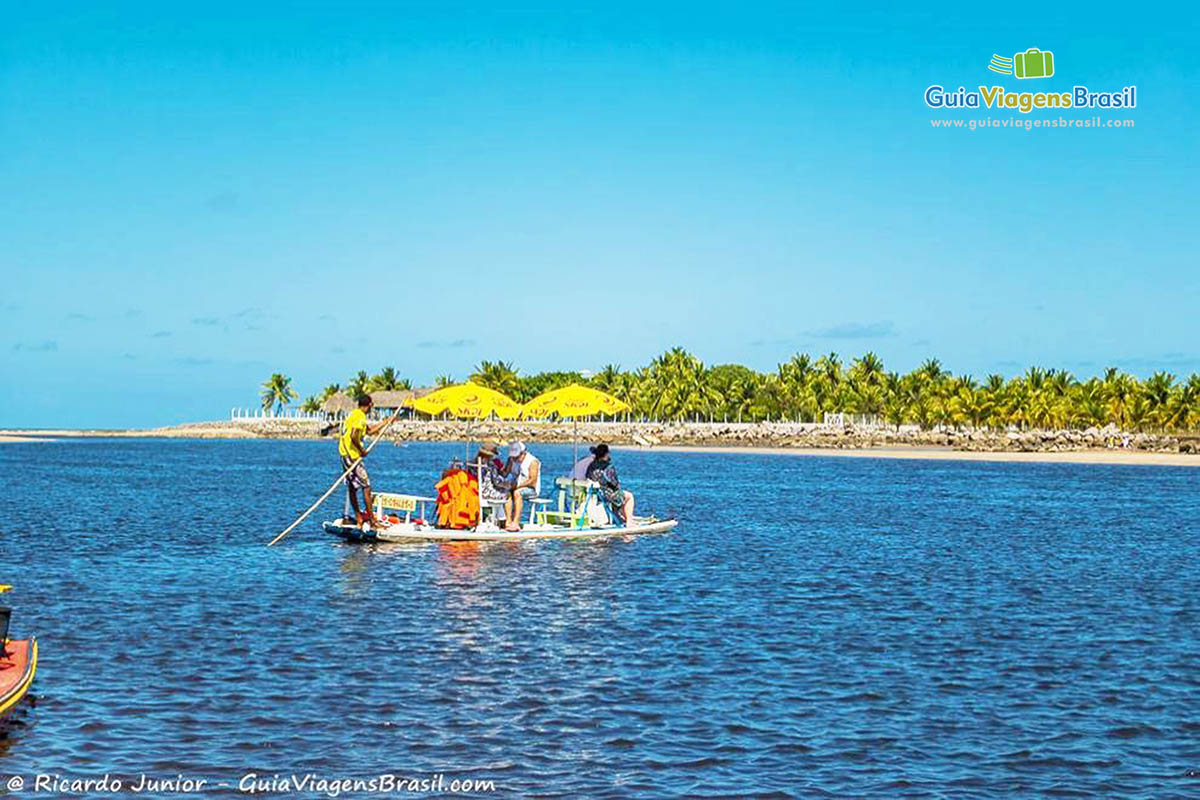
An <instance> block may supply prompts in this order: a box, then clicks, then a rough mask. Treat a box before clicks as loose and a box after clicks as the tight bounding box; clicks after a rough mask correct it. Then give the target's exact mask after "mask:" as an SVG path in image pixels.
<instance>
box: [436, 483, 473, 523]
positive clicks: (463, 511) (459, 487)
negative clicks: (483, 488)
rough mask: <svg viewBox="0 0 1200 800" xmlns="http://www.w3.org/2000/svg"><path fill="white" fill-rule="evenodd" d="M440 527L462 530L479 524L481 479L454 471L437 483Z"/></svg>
mask: <svg viewBox="0 0 1200 800" xmlns="http://www.w3.org/2000/svg"><path fill="white" fill-rule="evenodd" d="M435 488H437V514H438V527H439V528H451V529H453V530H462V529H463V528H474V527H475V526H476V525H478V524H479V479H478V478H476V477H475V475H473V474H472V473H470V472H468V471H467V470H465V469H452V470H450V471H449V472H447V473H446V474H445V475H443V476H442V479H441V480H440V481H438V482H437V486H436V487H435Z"/></svg>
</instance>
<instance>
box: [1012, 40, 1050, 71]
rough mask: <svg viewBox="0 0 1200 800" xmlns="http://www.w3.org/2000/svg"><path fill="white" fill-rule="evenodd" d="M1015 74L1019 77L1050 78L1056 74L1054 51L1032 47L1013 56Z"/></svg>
mask: <svg viewBox="0 0 1200 800" xmlns="http://www.w3.org/2000/svg"><path fill="white" fill-rule="evenodd" d="M1013 74H1014V75H1016V76H1017V77H1018V78H1049V77H1050V76H1051V75H1053V74H1054V53H1051V52H1050V51H1049V50H1038V49H1037V48H1036V47H1031V48H1029V49H1028V50H1026V51H1025V52H1024V53H1017V54H1016V55H1014V56H1013Z"/></svg>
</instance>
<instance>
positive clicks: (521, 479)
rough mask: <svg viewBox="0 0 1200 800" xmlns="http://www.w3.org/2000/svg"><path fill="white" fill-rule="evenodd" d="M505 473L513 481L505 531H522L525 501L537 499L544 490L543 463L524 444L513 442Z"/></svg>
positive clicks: (509, 450) (506, 508)
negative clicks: (522, 514) (522, 510)
mask: <svg viewBox="0 0 1200 800" xmlns="http://www.w3.org/2000/svg"><path fill="white" fill-rule="evenodd" d="M504 472H505V474H506V475H508V476H509V479H510V480H511V481H513V490H512V495H511V496H510V497H509V500H508V503H507V504H506V506H505V509H504V510H505V514H504V516H505V519H506V520H507V523H506V524H505V526H504V529H505V530H507V531H519V530H521V508H522V506H524V505H525V499H526V498H530V497H537V496H538V494H539V493H540V492H541V490H542V462H540V461H538V460H537V458H536V457H535V456H534V455H533V453H531V452H529V450H528V449H526V447H525V443H524V442H513V443H512V444H510V445H509V446H508V463H507V464H505V465H504Z"/></svg>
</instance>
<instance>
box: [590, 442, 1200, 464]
mask: <svg viewBox="0 0 1200 800" xmlns="http://www.w3.org/2000/svg"><path fill="white" fill-rule="evenodd" d="M613 449H614V450H640V449H643V448H638V447H622V446H615V447H614V448H613ZM653 449H654V450H656V451H661V452H672V453H697V454H702V453H723V454H727V455H731V454H747V455H773V456H822V457H826V458H902V459H909V460H913V461H991V462H1006V463H1027V464H1035V463H1038V464H1138V465H1142V466H1158V467H1200V457H1197V456H1194V455H1188V454H1186V453H1150V452H1146V451H1142V450H1077V451H1071V452H1059V453H999V452H997V453H987V452H977V451H967V450H953V449H951V448H948V447H946V448H940V447H920V448H918V447H913V448H904V447H878V448H869V449H868V448H863V449H858V450H839V449H833V448H828V449H825V448H817V447H804V448H801V447H689V446H684V445H663V446H659V447H655V448H653Z"/></svg>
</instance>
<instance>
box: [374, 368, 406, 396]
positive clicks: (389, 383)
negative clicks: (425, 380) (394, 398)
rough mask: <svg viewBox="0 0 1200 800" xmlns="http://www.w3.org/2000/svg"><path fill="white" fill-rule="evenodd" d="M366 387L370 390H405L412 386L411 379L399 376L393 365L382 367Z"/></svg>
mask: <svg viewBox="0 0 1200 800" xmlns="http://www.w3.org/2000/svg"><path fill="white" fill-rule="evenodd" d="M367 388H368V389H369V390H370V391H372V392H395V391H407V390H409V389H411V388H412V381H410V380H408V379H407V378H401V377H400V374H399V373H398V372H396V369H395V367H384V368H383V369H382V370H380V372H379V374H378V375H376V376H374V377H373V378H371V379H370V381H369V382H368V383H367Z"/></svg>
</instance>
